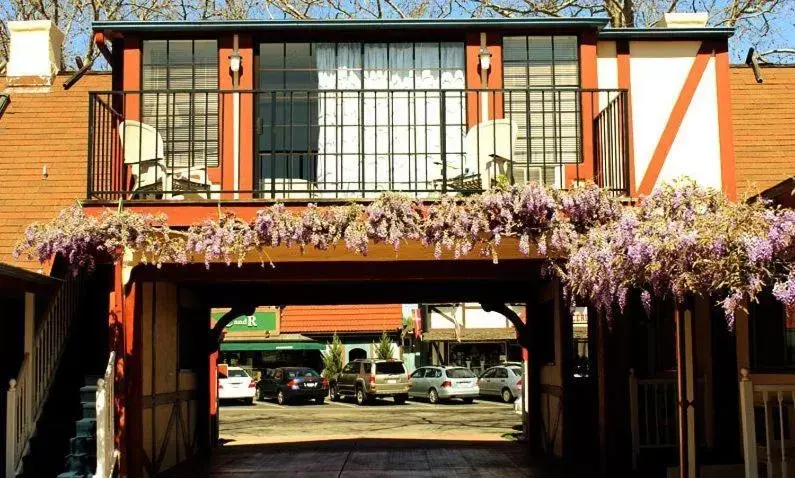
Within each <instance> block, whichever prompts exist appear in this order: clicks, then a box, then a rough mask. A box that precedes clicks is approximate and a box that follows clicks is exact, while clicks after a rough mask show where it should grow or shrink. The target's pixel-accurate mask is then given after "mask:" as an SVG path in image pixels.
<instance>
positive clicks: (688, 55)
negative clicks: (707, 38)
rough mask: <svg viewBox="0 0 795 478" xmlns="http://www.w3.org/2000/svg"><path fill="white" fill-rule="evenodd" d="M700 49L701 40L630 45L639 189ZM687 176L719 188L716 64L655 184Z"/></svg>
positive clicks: (711, 66)
mask: <svg viewBox="0 0 795 478" xmlns="http://www.w3.org/2000/svg"><path fill="white" fill-rule="evenodd" d="M700 46H701V42H699V41H656V42H655V41H633V42H630V85H631V99H632V128H633V136H634V158H635V184H638V185H640V184H641V181H642V180H643V177H644V175H645V174H646V171H647V169H648V166H649V162H650V161H651V158H652V156H653V154H654V152H655V150H656V149H657V145H658V143H659V142H660V137H661V135H662V132H663V130H664V129H665V126H666V124H667V123H668V120H669V117H670V115H671V112H672V110H673V107H674V104H675V103H676V100H677V98H678V97H679V94H680V92H681V90H682V86H683V85H684V83H685V80H686V78H687V76H688V73H689V72H690V69H691V67H692V65H693V62H694V60H695V58H696V55H697V53H698V49H699V47H700ZM607 61H608V62H609V60H607ZM608 62H606V63H604V65H605V69H606V68H607V65H608V64H609V63H608ZM600 74H601V73H600ZM605 78H609V74H608V73H605ZM601 86H602V85H601V83H600V87H601ZM683 175H686V176H690V177H692V178H694V179H696V180H698V181H699V182H701V183H703V184H705V185H710V186H715V187H720V184H721V181H720V180H721V171H720V142H719V135H718V112H717V91H716V77H715V62H714V59H711V60H710V62H709V65H708V66H707V69H706V71H705V72H704V75H703V77H702V79H701V82H700V83H699V86H698V88H697V90H696V93H695V96H694V97H693V101H692V102H691V103H690V107H689V108H688V111H687V113H686V114H685V118H684V121H683V123H682V125H681V127H680V128H679V131H678V133H677V135H676V138H675V140H674V142H673V145H672V147H671V150H670V152H669V154H668V156H667V158H666V160H665V162H664V165H663V168H662V170H661V172H660V175H659V177H658V181H657V183H659V182H660V181H663V180H666V179H672V178H676V177H679V176H683Z"/></svg>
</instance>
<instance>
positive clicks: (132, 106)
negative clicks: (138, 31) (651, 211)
mask: <svg viewBox="0 0 795 478" xmlns="http://www.w3.org/2000/svg"><path fill="white" fill-rule="evenodd" d="M122 56H123V57H124V66H123V68H124V70H123V75H124V76H123V79H122V85H123V88H124V90H125V91H140V90H141V60H142V58H141V57H142V53H141V42H140V41H138V39H137V38H133V37H127V38H125V39H124V52H123V55H122ZM139 96H140V95H128V96H127V97H126V98H125V105H124V116H125V117H126V118H127V119H133V120H137V119H139V118H140V115H141V110H140V107H141V106H140V103H141V98H140V97H139Z"/></svg>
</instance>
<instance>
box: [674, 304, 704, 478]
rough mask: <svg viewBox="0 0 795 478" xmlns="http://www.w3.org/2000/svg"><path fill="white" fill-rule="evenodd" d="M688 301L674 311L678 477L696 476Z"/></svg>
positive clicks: (691, 346) (691, 328)
mask: <svg viewBox="0 0 795 478" xmlns="http://www.w3.org/2000/svg"><path fill="white" fill-rule="evenodd" d="M690 304H691V302H690V301H688V302H687V305H685V306H677V307H676V310H675V312H674V322H675V325H676V394H677V401H676V402H677V416H678V426H679V440H678V442H679V477H680V478H696V476H697V474H698V466H697V463H696V439H695V406H694V405H695V400H694V395H695V382H694V380H693V368H694V367H693V311H692V307H691V306H690Z"/></svg>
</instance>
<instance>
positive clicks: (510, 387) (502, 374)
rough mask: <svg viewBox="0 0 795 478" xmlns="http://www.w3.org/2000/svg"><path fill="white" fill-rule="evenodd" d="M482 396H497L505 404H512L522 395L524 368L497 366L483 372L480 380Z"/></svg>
mask: <svg viewBox="0 0 795 478" xmlns="http://www.w3.org/2000/svg"><path fill="white" fill-rule="evenodd" d="M478 386H479V387H480V395H487V396H496V397H500V398H502V401H503V402H505V403H511V402H512V401H513V400H514V397H518V396H519V394H520V393H521V386H522V367H521V366H518V365H497V366H496V367H491V368H490V369H488V370H486V371H485V372H483V375H481V376H480V378H479V379H478Z"/></svg>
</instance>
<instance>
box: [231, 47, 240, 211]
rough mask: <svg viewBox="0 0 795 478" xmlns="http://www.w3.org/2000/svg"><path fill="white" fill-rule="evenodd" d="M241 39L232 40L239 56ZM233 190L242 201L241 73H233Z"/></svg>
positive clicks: (234, 194)
mask: <svg viewBox="0 0 795 478" xmlns="http://www.w3.org/2000/svg"><path fill="white" fill-rule="evenodd" d="M239 47H240V37H239V36H238V34H235V35H234V37H233V40H232V50H233V51H234V52H235V53H236V54H239ZM232 87H233V88H234V90H235V92H234V93H232V118H233V119H232V135H233V138H232V188H233V190H234V193H233V198H234V199H240V192H239V190H240V93H239V92H238V91H237V90H238V89H239V88H240V71H234V72H232Z"/></svg>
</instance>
